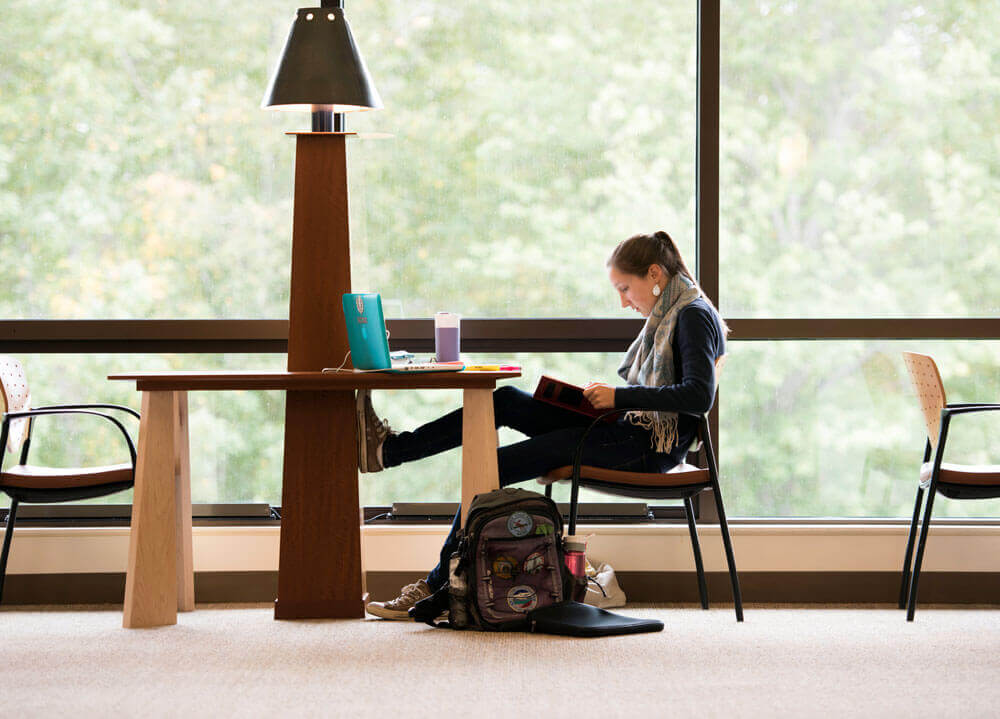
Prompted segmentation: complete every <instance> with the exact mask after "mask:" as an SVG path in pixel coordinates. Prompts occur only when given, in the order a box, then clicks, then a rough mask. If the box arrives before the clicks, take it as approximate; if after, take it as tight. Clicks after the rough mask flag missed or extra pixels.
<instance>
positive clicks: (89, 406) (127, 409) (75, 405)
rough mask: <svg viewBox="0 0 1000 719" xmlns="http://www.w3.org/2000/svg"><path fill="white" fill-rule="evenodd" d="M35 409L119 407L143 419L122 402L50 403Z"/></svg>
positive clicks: (118, 408)
mask: <svg viewBox="0 0 1000 719" xmlns="http://www.w3.org/2000/svg"><path fill="white" fill-rule="evenodd" d="M33 409H117V410H121V411H122V412H127V413H128V414H130V415H132V416H133V417H135V418H136V419H142V418H141V417H140V416H139V413H138V412H136V411H135V410H134V409H132V408H131V407H126V406H124V405H120V404H48V405H45V406H44V407H34V408H33Z"/></svg>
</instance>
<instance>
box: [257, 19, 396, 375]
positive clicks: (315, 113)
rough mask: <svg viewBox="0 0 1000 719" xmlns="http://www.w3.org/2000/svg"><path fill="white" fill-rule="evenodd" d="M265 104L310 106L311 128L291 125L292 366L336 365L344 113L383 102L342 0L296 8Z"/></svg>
mask: <svg viewBox="0 0 1000 719" xmlns="http://www.w3.org/2000/svg"><path fill="white" fill-rule="evenodd" d="M262 105H263V107H266V108H270V109H275V110H292V111H295V110H298V111H308V112H311V113H312V132H308V133H290V134H294V135H296V149H295V200H294V210H293V219H292V275H291V295H290V298H289V311H288V319H289V330H288V369H289V371H294V370H320V369H323V368H324V367H330V366H333V367H336V366H337V365H339V364H340V363H341V361H342V360H343V357H344V355H345V354H346V352H347V333H346V329H345V328H344V323H343V321H341V320H340V317H341V316H342V315H341V310H340V298H341V295H342V294H343V293H344V292H350V291H351V256H350V228H349V224H348V199H347V149H346V137H347V135H349V134H352V133H346V132H345V131H344V117H343V113H345V112H351V111H355V110H370V109H377V108H380V107H382V98H381V97H379V94H378V90H376V89H375V85H374V83H373V82H372V79H371V76H370V75H369V73H368V68H367V67H366V66H365V61H364V59H363V58H362V57H361V52H360V51H359V50H358V47H357V45H356V44H355V42H354V37H353V35H352V34H351V28H350V25H349V24H348V22H347V19H346V18H345V17H344V8H343V1H342V0H324V2H322V4H321V7H313V8H300V9H299V10H298V12H297V13H296V16H295V21H294V22H293V23H292V29H291V30H290V31H289V33H288V39H287V40H286V41H285V47H284V50H283V52H282V54H281V59H280V60H279V62H278V65H277V67H276V68H275V71H274V74H273V76H272V77H271V82H270V84H269V86H268V89H267V92H266V94H265V96H264V102H263V103H262ZM338 352H339V353H340V354H339V355H338V354H337V353H338ZM334 360H336V361H334Z"/></svg>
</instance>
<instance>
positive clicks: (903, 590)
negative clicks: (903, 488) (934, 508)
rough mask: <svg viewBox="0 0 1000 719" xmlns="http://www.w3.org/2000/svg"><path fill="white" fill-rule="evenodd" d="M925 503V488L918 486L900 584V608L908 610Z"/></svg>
mask: <svg viewBox="0 0 1000 719" xmlns="http://www.w3.org/2000/svg"><path fill="white" fill-rule="evenodd" d="M923 503H924V488H923V487H921V486H919V485H918V486H917V501H916V503H915V504H914V505H913V521H911V522H910V536H909V537H908V538H907V540H906V557H905V559H903V579H902V581H901V582H900V583H899V608H900V609H906V600H907V594H908V591H907V590H908V589H909V588H910V566H911V565H912V563H913V540H914V539H916V537H917V524H918V523H919V522H920V506H921V505H922V504H923Z"/></svg>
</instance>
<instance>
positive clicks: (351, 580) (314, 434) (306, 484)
mask: <svg viewBox="0 0 1000 719" xmlns="http://www.w3.org/2000/svg"><path fill="white" fill-rule="evenodd" d="M355 433H356V429H355V420H354V392H353V390H351V391H343V390H338V391H318V392H313V391H291V392H288V393H287V394H286V400H285V457H284V478H283V483H282V488H281V546H280V549H279V557H278V599H277V601H276V602H275V605H274V618H275V619H307V618H360V617H363V616H364V604H363V598H362V589H361V531H360V527H359V525H358V453H357V444H356V438H355Z"/></svg>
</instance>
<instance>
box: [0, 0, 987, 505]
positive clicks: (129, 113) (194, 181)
mask: <svg viewBox="0 0 1000 719" xmlns="http://www.w3.org/2000/svg"><path fill="white" fill-rule="evenodd" d="M296 7H297V5H296V4H294V3H292V4H289V3H287V2H277V1H276V0H266V1H264V2H259V3H256V4H255V5H254V7H253V9H252V12H246V11H241V12H239V13H236V12H232V11H227V10H225V9H223V8H220V7H218V6H215V5H212V4H210V3H195V2H191V1H190V0H174V1H173V2H165V1H163V2H155V1H153V2H144V3H138V2H129V1H126V0H96V1H95V2H91V3H87V4H85V5H74V4H71V5H70V6H68V7H65V8H60V9H59V12H58V13H55V12H53V11H52V10H51V9H49V8H41V7H39V6H37V4H32V3H28V2H26V1H24V0H7V2H6V3H5V7H4V9H5V19H4V23H3V25H2V28H0V69H2V72H0V98H2V99H3V102H0V262H2V265H3V266H4V267H5V268H7V272H5V277H4V278H5V282H4V283H3V284H2V285H0V317H5V318H60V319H62V318H139V319H145V318H166V317H176V318H273V317H283V316H286V313H287V297H288V289H287V288H288V265H289V259H288V258H289V247H290V236H291V195H292V176H291V170H292V163H293V159H294V158H293V154H294V143H293V141H292V140H291V139H290V138H288V137H286V136H285V134H284V133H285V131H287V130H295V129H305V128H307V127H308V123H309V120H308V117H307V116H306V115H304V114H298V113H275V112H267V111H264V110H261V109H260V101H261V98H262V96H263V92H264V88H265V86H266V83H267V78H268V73H269V71H270V69H271V66H272V65H273V63H274V62H275V61H276V59H277V57H278V54H279V52H280V48H281V46H282V43H283V42H284V39H285V35H286V34H287V31H288V27H289V25H290V23H291V19H292V17H293V15H294V11H295V8H296ZM990 10H991V8H990V5H989V3H986V2H977V1H975V0H936V1H934V2H925V3H922V4H921V5H920V6H917V7H915V6H913V5H912V4H910V3H904V2H902V0H875V1H874V2H865V3H860V2H854V1H853V0H852V1H851V2H830V1H826V0H824V1H822V2H815V3H796V2H784V3H778V2H761V1H754V2H724V3H723V6H722V80H721V100H722V107H721V148H720V149H721V196H720V199H721V216H720V224H721V246H720V251H721V277H720V280H721V291H720V301H721V308H722V310H723V313H724V314H725V315H726V316H727V317H796V316H802V317H831V316H851V317H865V316H887V317H888V316H918V317H923V316H926V317H931V316H990V315H994V314H996V312H997V310H998V309H1000V284H998V283H996V282H995V281H992V274H993V271H994V267H995V266H996V264H997V259H998V258H997V254H998V252H1000V249H998V243H997V242H996V236H997V230H998V229H1000V215H998V214H997V212H996V207H997V206H998V202H997V200H998V199H1000V167H998V160H997V157H998V152H997V150H998V149H1000V147H998V140H997V139H996V138H997V135H996V131H995V128H996V126H997V119H998V116H1000V112H998V111H1000V42H998V41H997V40H996V35H997V33H996V30H997V29H998V26H1000V19H998V17H997V16H996V13H995V12H991V11H990ZM346 12H347V17H348V18H349V20H350V22H351V24H352V29H353V31H354V35H355V38H356V40H357V42H358V45H359V47H360V48H361V49H362V52H363V53H364V54H365V57H366V60H367V62H368V65H369V68H370V70H371V72H372V75H373V77H374V78H375V81H376V84H377V86H378V87H379V90H380V92H381V94H382V96H383V99H384V101H385V105H386V107H385V109H384V110H381V111H376V112H370V113H356V114H353V115H350V116H348V126H349V129H357V130H359V131H361V132H381V133H389V134H390V135H391V137H390V138H381V139H376V138H367V139H366V138H364V137H362V138H359V139H357V140H355V141H353V143H352V145H351V156H350V166H351V174H352V177H351V182H352V184H351V193H352V197H351V203H352V205H351V207H352V232H353V236H352V255H353V260H354V266H353V268H352V271H353V275H354V284H355V288H356V289H375V290H378V291H380V292H381V293H382V295H383V298H384V302H385V305H386V309H387V313H388V315H389V316H390V317H402V316H405V317H425V316H429V315H430V314H431V313H433V312H434V311H436V310H439V309H448V310H452V311H456V312H459V313H460V314H462V315H463V316H465V317H520V316H556V317H598V316H624V315H623V314H622V311H621V310H620V309H619V308H618V306H617V300H616V297H615V295H614V293H613V292H612V291H611V289H610V286H609V285H608V283H607V279H606V276H605V271H604V258H605V257H606V255H607V252H608V250H609V249H610V248H611V247H612V246H613V244H614V243H615V242H617V241H618V240H620V239H623V238H625V237H627V236H628V235H630V234H632V233H634V232H640V231H649V230H652V229H657V228H665V229H668V230H669V231H670V232H671V234H673V235H674V237H675V238H676V239H677V240H678V242H679V244H680V246H681V248H682V250H683V251H684V252H685V254H686V255H687V256H688V258H689V260H690V262H689V264H691V265H693V259H694V216H695V196H694V187H695V129H696V123H695V98H696V21H697V17H696V3H695V2H679V1H672V2H656V1H653V0H639V1H637V2H634V3H627V4H614V3H611V4H608V3H597V2H591V1H589V0H583V1H581V2H577V3H573V4H563V3H549V4H541V5H538V6H532V7H525V6H516V5H511V4H509V3H499V2H494V1H492V0H490V1H488V2H477V3H474V2H459V3H451V4H447V3H431V2H423V3H412V2H409V3H404V2H400V1H398V0H378V1H376V0H371V1H369V2H351V0H348V2H347V8H346ZM910 348H916V349H927V348H930V349H932V350H933V351H934V353H935V354H936V355H937V356H938V359H939V361H940V363H941V366H942V371H943V373H944V374H945V382H946V387H947V388H948V389H949V391H950V393H951V396H952V398H953V399H955V400H956V401H961V400H963V399H981V398H983V397H994V398H995V397H996V396H997V394H998V390H1000V377H998V372H997V370H996V367H997V366H998V360H1000V348H998V347H997V345H996V343H992V342H948V343H936V344H935V343H925V344H924V345H919V346H915V345H914V344H913V343H906V342H762V343H733V344H732V346H731V348H730V349H731V353H732V358H731V361H730V362H729V363H728V364H727V369H726V375H725V377H724V378H723V385H722V389H721V393H720V396H721V402H722V404H721V408H722V415H721V418H722V435H721V437H720V445H721V453H722V468H723V480H724V482H725V484H726V487H725V491H726V493H727V502H728V503H729V504H730V505H731V506H730V511H731V513H733V514H737V515H739V514H747V515H781V516H786V515H817V514H820V515H822V514H831V515H844V516H872V515H894V514H907V513H908V512H909V505H910V502H911V500H912V485H913V479H914V476H915V472H916V464H917V463H918V460H919V454H920V451H921V449H922V439H921V437H922V434H921V432H922V429H921V424H920V418H919V415H918V414H917V412H916V409H915V403H914V402H913V400H912V398H911V396H910V392H909V389H908V387H907V384H906V377H905V373H904V372H903V369H902V364H901V360H900V359H899V351H900V350H901V349H910ZM22 359H23V360H24V362H25V364H26V366H27V368H28V371H29V377H30V378H31V379H32V381H33V384H34V385H35V387H36V388H37V389H36V392H35V395H36V401H37V402H40V403H41V402H51V401H85V400H89V399H94V398H95V397H97V396H100V397H102V398H106V399H112V400H116V401H120V402H123V403H133V404H134V403H135V401H136V397H135V395H134V392H132V391H131V389H130V388H128V387H126V386H124V385H122V386H112V385H111V384H109V383H108V382H106V381H105V380H104V377H105V376H106V375H107V374H108V373H110V372H113V371H116V370H123V371H124V370H129V369H133V368H143V369H157V368H164V369H170V368H192V367H204V368H209V367H219V368H224V367H228V368H236V367H241V368H265V367H275V368H276V367H282V366H283V364H284V358H283V357H281V356H277V355H273V356H263V357H248V356H192V355H171V356H141V355H135V356H133V355H114V356H108V355H101V356H72V357H68V356H59V355H44V356H41V355H40V356H32V357H25V358H22ZM519 359H520V361H521V363H522V364H523V365H524V366H525V368H526V369H525V377H524V378H523V379H522V380H521V381H520V386H522V387H524V388H525V389H531V388H532V387H533V385H534V381H535V379H536V378H537V376H538V374H540V373H541V372H542V371H547V372H550V373H556V374H559V375H561V376H565V377H567V378H568V379H571V380H576V381H586V380H589V379H602V380H606V381H611V380H613V379H614V370H615V368H616V366H617V360H618V357H617V356H614V355H596V354H595V355H558V356H552V355H550V356H524V357H520V358H519ZM223 400H224V401H223ZM376 404H377V406H378V407H379V408H380V409H384V411H385V413H386V415H387V417H388V418H389V420H390V421H391V422H392V423H393V425H394V426H399V427H401V428H407V427H409V426H412V425H414V424H416V423H418V422H420V421H423V420H426V419H430V418H431V417H433V416H436V415H437V414H439V413H440V412H443V411H446V410H447V409H450V408H452V407H454V406H456V405H457V404H458V397H457V395H452V394H449V393H446V392H440V393H419V394H418V393H399V394H397V395H388V394H387V395H386V396H385V397H377V398H376ZM281 418H282V406H281V401H280V397H279V396H277V395H271V394H270V393H237V394H227V395H226V396H225V397H224V398H223V399H219V398H210V397H199V396H197V395H192V442H193V443H194V444H195V445H196V446H195V447H194V448H193V453H192V459H193V461H194V468H193V474H194V482H195V487H194V500H195V501H271V502H275V503H277V502H279V501H280V490H279V482H280V461H281V446H280V444H281V442H280V439H281ZM38 429H39V430H42V425H41V424H39V427H38ZM79 432H80V433H81V434H82V436H84V437H86V441H85V443H84V444H85V445H86V451H85V454H87V453H93V454H91V455H90V456H98V454H99V451H98V445H99V444H100V442H101V439H100V435H98V434H94V433H91V432H90V430H86V429H84V428H83V427H81V428H80V429H79ZM963 436H965V435H963ZM996 436H998V435H997V430H996V428H995V426H994V427H992V428H991V427H990V426H988V425H986V424H983V425H976V426H975V427H972V428H970V429H969V430H968V432H967V436H965V438H964V439H961V441H960V444H961V448H962V451H964V452H966V454H967V456H966V457H965V458H967V459H970V460H973V461H986V459H988V457H984V456H983V455H982V452H981V450H980V449H979V448H980V447H983V446H986V445H987V444H988V441H989V440H990V439H991V438H993V437H996ZM513 438H514V437H510V439H513ZM38 444H39V445H44V444H45V443H44V442H39V443H38ZM39 450H40V451H42V452H51V453H50V454H49V455H48V456H46V455H44V454H43V455H42V456H41V457H39V459H46V460H48V461H52V462H55V463H62V462H67V463H69V462H70V461H73V462H76V461H79V460H81V459H86V456H69V455H67V454H65V453H62V452H61V451H56V450H44V449H42V447H41V446H39ZM956 459H960V458H956ZM994 461H996V460H995V458H994ZM457 477H458V458H457V454H456V453H451V454H450V455H444V456H441V457H437V458H434V459H431V460H427V461H426V462H422V463H420V464H419V465H410V466H408V467H406V468H403V469H399V470H394V471H392V472H388V473H385V474H383V475H376V476H372V477H363V479H362V499H363V501H365V502H369V503H376V502H377V503H384V502H389V501H392V500H393V499H408V500H416V499H429V500H443V499H453V498H454V497H455V496H457V487H458V479H457ZM945 505H946V506H944V507H942V510H950V511H956V512H966V513H968V512H975V513H982V512H991V513H995V512H996V511H997V509H998V508H997V507H994V506H993V505H985V504H979V503H964V504H962V505H958V503H954V504H952V503H945Z"/></svg>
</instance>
